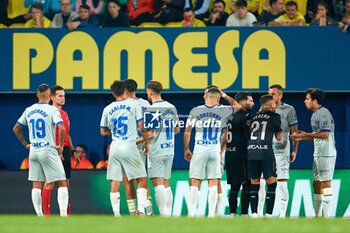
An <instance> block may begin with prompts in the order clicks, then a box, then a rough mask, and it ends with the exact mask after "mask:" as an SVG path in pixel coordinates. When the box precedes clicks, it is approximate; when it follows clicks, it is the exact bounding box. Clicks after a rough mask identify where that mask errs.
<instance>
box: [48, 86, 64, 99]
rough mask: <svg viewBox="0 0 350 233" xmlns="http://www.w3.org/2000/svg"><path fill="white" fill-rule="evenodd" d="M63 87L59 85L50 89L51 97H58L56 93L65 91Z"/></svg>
mask: <svg viewBox="0 0 350 233" xmlns="http://www.w3.org/2000/svg"><path fill="white" fill-rule="evenodd" d="M63 90H64V89H63V87H61V86H59V85H55V86H52V87H51V88H50V92H51V95H53V96H55V95H56V91H63Z"/></svg>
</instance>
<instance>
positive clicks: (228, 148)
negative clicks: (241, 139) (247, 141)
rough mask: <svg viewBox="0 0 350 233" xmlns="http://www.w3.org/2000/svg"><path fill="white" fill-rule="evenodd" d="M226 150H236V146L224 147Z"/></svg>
mask: <svg viewBox="0 0 350 233" xmlns="http://www.w3.org/2000/svg"><path fill="white" fill-rule="evenodd" d="M226 151H228V152H235V151H237V148H236V147H226Z"/></svg>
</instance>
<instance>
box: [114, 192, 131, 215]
mask: <svg viewBox="0 0 350 233" xmlns="http://www.w3.org/2000/svg"><path fill="white" fill-rule="evenodd" d="M109 198H110V200H111V204H112V209H113V213H114V216H116V217H119V216H120V193H119V192H116V193H109ZM128 207H129V206H128ZM129 211H130V209H129Z"/></svg>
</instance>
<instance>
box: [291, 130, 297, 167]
mask: <svg viewBox="0 0 350 233" xmlns="http://www.w3.org/2000/svg"><path fill="white" fill-rule="evenodd" d="M290 130H291V131H292V135H293V134H294V135H296V134H298V125H293V126H291V127H290ZM292 144H293V151H292V154H291V156H292V159H291V160H290V163H293V162H294V161H295V160H296V158H297V154H298V147H299V141H296V140H292Z"/></svg>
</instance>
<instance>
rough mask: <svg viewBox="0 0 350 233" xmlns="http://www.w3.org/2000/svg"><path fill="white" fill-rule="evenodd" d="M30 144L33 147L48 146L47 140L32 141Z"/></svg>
mask: <svg viewBox="0 0 350 233" xmlns="http://www.w3.org/2000/svg"><path fill="white" fill-rule="evenodd" d="M31 146H32V147H34V148H40V147H48V146H49V143H48V142H33V143H32V145H31Z"/></svg>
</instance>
